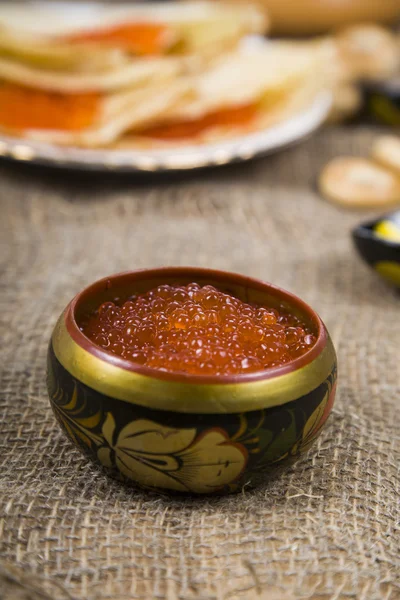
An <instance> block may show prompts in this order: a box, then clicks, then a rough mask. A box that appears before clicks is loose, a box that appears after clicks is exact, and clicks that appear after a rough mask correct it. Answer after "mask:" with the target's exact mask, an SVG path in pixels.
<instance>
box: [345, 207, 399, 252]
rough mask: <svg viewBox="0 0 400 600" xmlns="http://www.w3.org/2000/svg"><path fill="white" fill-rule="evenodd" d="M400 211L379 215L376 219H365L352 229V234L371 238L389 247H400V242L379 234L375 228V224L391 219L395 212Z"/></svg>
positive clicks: (365, 238)
mask: <svg viewBox="0 0 400 600" xmlns="http://www.w3.org/2000/svg"><path fill="white" fill-rule="evenodd" d="M397 212H399V213H400V211H396V212H394V213H386V214H384V215H381V216H380V217H377V218H376V219H371V220H369V221H365V222H364V223H360V224H359V225H357V226H356V227H354V228H353V230H352V235H353V238H354V239H357V238H363V239H364V240H370V241H372V242H375V243H377V244H381V245H382V246H387V247H388V248H396V249H398V248H400V242H395V241H394V240H388V239H386V238H385V237H383V236H380V235H378V234H377V233H376V232H375V231H374V230H373V228H374V226H375V225H377V224H378V223H380V222H382V221H390V220H391V217H392V216H393V215H394V214H397Z"/></svg>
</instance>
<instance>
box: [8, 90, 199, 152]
mask: <svg viewBox="0 0 400 600" xmlns="http://www.w3.org/2000/svg"><path fill="white" fill-rule="evenodd" d="M36 94H41V92H36ZM190 94H193V89H192V87H191V86H190V85H189V83H188V82H187V81H185V80H181V81H176V82H174V84H173V85H171V86H169V87H165V86H164V85H163V84H162V83H161V84H160V83H153V84H152V85H149V86H146V87H144V88H141V89H134V90H128V91H123V92H118V93H114V94H107V95H104V96H100V95H98V94H86V95H79V96H68V97H60V96H56V97H55V98H54V99H52V103H51V105H48V106H46V105H45V106H44V107H41V108H40V109H39V111H36V112H35V107H34V108H33V111H32V113H31V119H33V120H34V119H35V118H36V116H37V117H38V118H39V119H41V120H42V119H43V118H45V119H46V121H45V122H46V127H43V125H42V126H41V127H37V128H35V127H30V128H25V127H21V126H19V127H18V118H19V116H18V114H17V113H16V111H14V114H13V115H12V116H11V117H10V120H9V121H8V122H7V123H6V124H4V122H3V123H2V124H0V131H3V132H4V133H6V134H8V135H20V136H23V138H24V139H26V140H28V139H32V140H37V141H43V142H48V143H54V144H59V145H68V146H81V147H103V146H106V145H109V144H111V143H113V142H115V141H116V140H118V139H119V138H120V137H121V136H122V135H123V134H124V133H125V132H127V131H129V130H131V129H135V128H136V127H142V126H143V124H145V123H152V122H154V120H157V119H158V118H160V116H161V115H162V114H164V113H165V112H167V111H168V110H170V109H172V107H173V106H174V105H175V104H176V103H177V102H179V101H182V100H183V98H185V97H186V96H190ZM48 98H49V96H48V95H46V96H44V99H45V101H46V99H48ZM50 98H51V96H50ZM41 100H42V102H43V99H41ZM1 101H2V98H1V88H0V106H1ZM19 108H20V107H18V106H16V110H18V109H19ZM77 108H78V109H79V110H76V109H77ZM43 109H45V110H46V109H47V110H46V115H45V117H43V114H42V112H43ZM36 113H38V114H37V115H36ZM13 120H14V122H13ZM59 124H62V126H60V125H59Z"/></svg>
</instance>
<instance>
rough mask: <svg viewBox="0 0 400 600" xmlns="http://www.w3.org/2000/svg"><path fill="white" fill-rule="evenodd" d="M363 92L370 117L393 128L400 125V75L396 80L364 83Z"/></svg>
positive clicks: (366, 110)
mask: <svg viewBox="0 0 400 600" xmlns="http://www.w3.org/2000/svg"><path fill="white" fill-rule="evenodd" d="M361 90H362V93H363V101H364V102H363V104H364V107H365V108H364V110H365V112H366V113H367V115H368V116H370V117H372V118H373V119H374V120H376V121H379V122H381V123H385V124H386V125H390V126H391V127H396V126H399V125H400V75H399V76H398V77H396V78H394V79H386V80H380V81H366V82H363V83H362V85H361Z"/></svg>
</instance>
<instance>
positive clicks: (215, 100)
mask: <svg viewBox="0 0 400 600" xmlns="http://www.w3.org/2000/svg"><path fill="white" fill-rule="evenodd" d="M321 69H322V63H321V56H319V54H318V52H315V50H314V49H312V48H311V47H308V46H307V45H303V44H285V43H281V42H274V43H268V42H264V43H258V44H257V45H256V46H254V47H253V46H250V47H248V46H247V45H246V44H244V45H243V46H242V47H241V48H238V49H237V50H235V51H234V52H231V53H229V54H226V55H224V56H223V57H221V58H220V60H218V61H216V62H215V63H214V64H213V66H212V67H211V68H209V69H208V70H206V71H205V72H203V73H201V74H199V75H198V76H197V77H195V78H193V79H192V84H193V87H194V89H195V94H194V95H193V94H192V95H190V96H186V97H185V98H184V99H183V100H182V101H181V102H180V103H178V104H175V105H174V106H172V107H171V108H170V109H169V110H168V111H167V112H165V113H163V114H162V115H160V116H159V117H156V118H155V119H154V121H155V122H154V123H153V124H152V125H151V126H150V127H149V125H148V124H147V126H146V127H145V128H142V130H140V129H138V130H137V131H136V132H135V136H131V137H130V138H129V140H125V142H126V143H124V140H121V142H120V144H119V146H123V147H126V146H127V144H129V143H131V144H134V145H135V144H139V145H141V146H142V147H143V146H145V145H148V144H151V146H152V147H165V146H166V145H171V144H173V145H181V144H187V143H188V141H189V142H194V143H201V142H210V141H219V140H223V139H227V138H231V137H234V136H235V135H238V134H239V135H240V134H243V133H249V132H252V131H257V130H262V129H263V128H265V127H268V126H270V125H273V124H274V123H277V122H280V121H283V120H284V119H285V118H288V117H290V116H292V115H293V114H295V113H297V112H299V111H300V110H301V109H303V108H305V107H306V106H308V105H309V104H310V102H311V101H312V100H313V98H314V97H315V95H316V93H317V92H318V91H319V90H320V89H321V81H322V78H321V77H320V73H321ZM146 140H147V144H146Z"/></svg>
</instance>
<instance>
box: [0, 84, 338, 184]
mask: <svg viewBox="0 0 400 600" xmlns="http://www.w3.org/2000/svg"><path fill="white" fill-rule="evenodd" d="M331 103H332V98H331V94H330V93H329V92H321V93H320V94H319V95H318V96H317V97H316V98H315V99H314V101H313V103H312V104H311V105H310V106H309V107H308V108H307V109H306V110H304V111H303V112H301V113H299V114H298V115H295V116H293V117H292V118H290V119H288V120H287V121H284V122H282V123H279V124H277V125H274V126H273V127H270V128H268V129H264V130H262V131H259V132H257V133H252V134H250V135H243V136H240V137H236V138H234V139H232V140H227V141H224V142H218V143H213V144H198V145H188V146H184V147H182V146H181V147H179V148H176V149H168V150H165V149H163V150H148V151H138V150H113V149H96V150H88V149H83V148H72V147H62V146H55V145H53V144H45V143H41V142H40V143H39V142H31V141H25V140H23V139H17V138H10V137H7V136H2V135H0V156H3V157H6V158H10V159H12V160H16V161H21V162H31V163H36V164H41V165H48V166H55V167H64V168H68V169H80V170H85V171H93V170H95V171H121V172H124V171H125V172H126V171H132V172H154V171H157V172H161V171H182V170H190V169H199V168H204V167H213V166H217V165H225V164H229V163H235V162H242V161H246V160H250V159H252V158H255V157H258V156H264V155H266V154H271V153H273V152H277V151H278V150H281V149H282V148H286V147H287V146H290V145H291V144H294V143H296V142H299V141H300V140H302V139H303V138H305V137H307V136H308V135H310V134H311V133H312V132H313V131H315V130H316V129H317V128H318V127H319V126H320V125H321V124H322V123H323V122H324V121H325V119H326V117H327V115H328V113H329V110H330V107H331Z"/></svg>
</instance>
